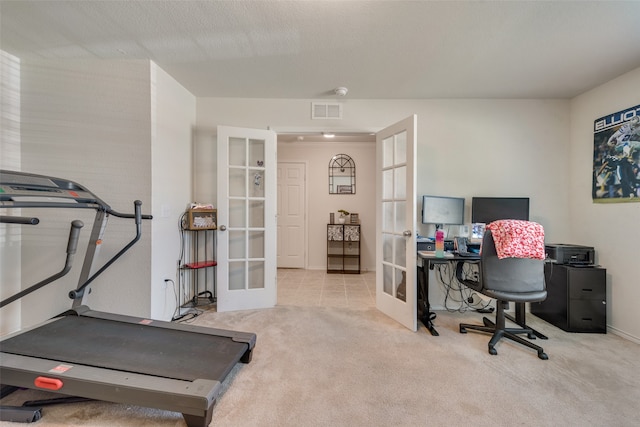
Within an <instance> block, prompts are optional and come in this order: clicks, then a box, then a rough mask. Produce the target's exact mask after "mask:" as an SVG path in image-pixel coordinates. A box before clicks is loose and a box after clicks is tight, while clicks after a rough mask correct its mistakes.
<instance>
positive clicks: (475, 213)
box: [471, 197, 529, 224]
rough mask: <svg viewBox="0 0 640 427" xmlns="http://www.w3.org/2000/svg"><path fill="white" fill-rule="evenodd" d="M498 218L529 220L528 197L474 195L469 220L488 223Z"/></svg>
mask: <svg viewBox="0 0 640 427" xmlns="http://www.w3.org/2000/svg"><path fill="white" fill-rule="evenodd" d="M499 219H521V220H525V221H528V220H529V198H528V197H474V198H472V199H471V222H472V223H474V224H476V223H483V224H489V223H490V222H493V221H497V220H499Z"/></svg>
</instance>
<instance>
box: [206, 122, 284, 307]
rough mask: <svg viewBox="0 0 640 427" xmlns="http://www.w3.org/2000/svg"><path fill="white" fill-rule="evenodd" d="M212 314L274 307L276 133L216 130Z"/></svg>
mask: <svg viewBox="0 0 640 427" xmlns="http://www.w3.org/2000/svg"><path fill="white" fill-rule="evenodd" d="M217 145H218V149H217V154H218V160H217V165H218V177H217V178H218V230H217V237H218V239H217V240H218V247H217V249H218V252H217V257H218V267H217V271H216V273H217V299H218V304H217V310H218V311H221V312H222V311H232V310H248V309H257V308H269V307H273V306H275V305H276V299H277V283H276V274H277V271H276V197H277V188H276V185H277V184H276V181H277V179H276V168H277V164H276V157H277V155H276V134H275V132H273V131H267V130H261V129H245V128H235V127H229V126H218V142H217Z"/></svg>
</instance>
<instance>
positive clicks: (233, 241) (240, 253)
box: [228, 230, 247, 259]
mask: <svg viewBox="0 0 640 427" xmlns="http://www.w3.org/2000/svg"><path fill="white" fill-rule="evenodd" d="M228 233H229V259H245V258H246V257H247V244H246V240H245V236H246V232H245V231H244V230H229V231H228Z"/></svg>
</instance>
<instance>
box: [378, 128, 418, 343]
mask: <svg viewBox="0 0 640 427" xmlns="http://www.w3.org/2000/svg"><path fill="white" fill-rule="evenodd" d="M416 129H417V117H416V116H415V115H413V116H411V117H408V118H406V119H404V120H402V121H400V122H398V123H396V124H394V125H391V126H389V127H387V128H385V129H383V130H381V131H380V132H378V133H377V135H376V210H377V212H376V307H377V308H378V309H379V310H380V311H382V312H383V313H385V314H387V315H388V316H389V317H391V318H393V319H395V320H397V321H398V322H399V323H401V324H402V325H404V326H406V327H407V328H409V329H411V330H412V331H416V330H417V314H418V313H417V310H418V309H417V289H416V237H415V232H414V230H415V227H416V210H417V209H416V202H415V195H414V191H415V187H416V170H415V169H416V168H415V162H416Z"/></svg>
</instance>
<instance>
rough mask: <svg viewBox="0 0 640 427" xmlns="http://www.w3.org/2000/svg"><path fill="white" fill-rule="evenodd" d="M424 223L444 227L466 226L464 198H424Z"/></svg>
mask: <svg viewBox="0 0 640 427" xmlns="http://www.w3.org/2000/svg"><path fill="white" fill-rule="evenodd" d="M422 223H423V224H435V225H436V229H438V228H440V227H441V226H443V225H461V224H464V198H462V197H441V196H422Z"/></svg>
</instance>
